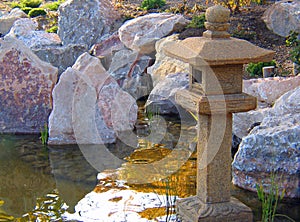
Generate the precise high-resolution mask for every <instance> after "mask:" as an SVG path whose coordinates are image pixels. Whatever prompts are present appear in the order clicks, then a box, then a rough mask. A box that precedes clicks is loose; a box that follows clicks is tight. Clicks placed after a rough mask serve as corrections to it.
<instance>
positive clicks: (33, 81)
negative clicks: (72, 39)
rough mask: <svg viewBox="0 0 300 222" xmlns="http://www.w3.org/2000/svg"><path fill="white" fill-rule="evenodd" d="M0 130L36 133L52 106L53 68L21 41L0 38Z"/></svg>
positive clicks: (55, 72) (41, 126) (3, 131)
mask: <svg viewBox="0 0 300 222" xmlns="http://www.w3.org/2000/svg"><path fill="white" fill-rule="evenodd" d="M0 78H1V81H0V101H1V106H0V132H2V133H38V132H40V129H41V128H43V127H44V124H45V123H47V120H48V116H49V114H50V111H51V108H52V104H51V103H52V101H51V92H52V89H53V87H54V85H55V83H56V81H57V68H55V67H53V66H52V65H50V64H48V63H46V62H43V61H41V60H40V59H39V58H38V57H37V56H36V55H35V54H33V53H32V52H31V50H30V49H29V48H27V47H26V46H25V45H24V44H23V43H22V42H21V41H19V40H17V39H15V38H6V39H5V40H2V39H0Z"/></svg>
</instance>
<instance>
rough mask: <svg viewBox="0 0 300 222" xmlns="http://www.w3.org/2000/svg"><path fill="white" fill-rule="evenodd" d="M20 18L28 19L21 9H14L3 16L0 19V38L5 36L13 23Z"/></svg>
mask: <svg viewBox="0 0 300 222" xmlns="http://www.w3.org/2000/svg"><path fill="white" fill-rule="evenodd" d="M20 18H28V15H27V14H25V13H24V12H23V11H22V10H21V9H19V8H14V9H13V10H11V12H10V13H9V14H4V15H3V16H1V17H0V36H1V35H6V34H7V33H8V32H9V30H10V29H11V27H12V26H13V24H14V22H15V21H17V20H18V19H20Z"/></svg>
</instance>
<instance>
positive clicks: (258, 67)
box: [246, 60, 276, 77]
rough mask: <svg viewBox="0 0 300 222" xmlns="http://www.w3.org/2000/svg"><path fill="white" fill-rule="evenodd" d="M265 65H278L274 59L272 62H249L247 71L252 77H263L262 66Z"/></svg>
mask: <svg viewBox="0 0 300 222" xmlns="http://www.w3.org/2000/svg"><path fill="white" fill-rule="evenodd" d="M265 66H276V62H275V61H274V60H272V61H271V62H258V63H249V64H248V66H247V68H246V71H247V72H248V73H249V74H250V76H252V77H262V75H263V73H262V68H263V67H265Z"/></svg>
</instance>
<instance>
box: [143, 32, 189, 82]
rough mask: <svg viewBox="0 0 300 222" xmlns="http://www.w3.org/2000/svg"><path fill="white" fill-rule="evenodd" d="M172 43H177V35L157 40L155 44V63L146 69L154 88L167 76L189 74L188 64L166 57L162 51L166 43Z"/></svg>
mask: <svg viewBox="0 0 300 222" xmlns="http://www.w3.org/2000/svg"><path fill="white" fill-rule="evenodd" d="M174 41H175V42H176V41H178V35H171V36H168V37H166V38H163V39H161V40H158V41H157V42H156V44H155V49H156V55H155V63H154V64H153V65H152V66H150V67H149V68H148V69H147V72H148V73H149V74H150V75H151V76H152V80H153V86H156V84H157V83H158V82H159V81H161V80H163V79H164V78H165V77H166V76H167V75H168V74H172V73H179V72H183V73H188V72H189V64H188V63H185V62H182V61H180V60H178V59H175V58H171V57H169V56H166V55H165V53H164V51H163V48H164V46H165V45H166V44H167V43H169V42H174Z"/></svg>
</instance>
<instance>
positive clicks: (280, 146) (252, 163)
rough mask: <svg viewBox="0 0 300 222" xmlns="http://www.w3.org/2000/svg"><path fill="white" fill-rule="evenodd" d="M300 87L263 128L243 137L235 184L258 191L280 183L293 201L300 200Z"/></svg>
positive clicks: (280, 102) (234, 170)
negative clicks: (258, 187) (259, 186)
mask: <svg viewBox="0 0 300 222" xmlns="http://www.w3.org/2000/svg"><path fill="white" fill-rule="evenodd" d="M299 120H300V87H297V88H295V89H294V90H292V91H289V92H287V93H286V94H284V95H283V96H281V97H280V98H279V99H278V100H277V101H276V103H275V105H274V107H273V108H272V109H271V110H270V112H269V114H268V115H267V116H265V117H264V118H263V120H262V123H261V124H260V125H259V126H256V127H254V129H253V130H252V131H251V132H250V134H249V135H248V136H246V137H244V138H243V140H242V143H241V144H240V147H239V150H238V152H237V154H236V156H235V158H234V161H233V163H232V175H233V183H234V184H235V185H237V186H239V187H242V188H245V189H249V190H252V191H255V186H256V184H260V183H262V184H263V185H264V186H266V187H267V184H270V180H271V175H270V174H271V172H275V173H276V175H277V177H278V178H280V179H279V180H278V181H276V183H277V184H278V185H279V188H280V189H281V190H283V189H285V194H286V196H287V197H290V198H299V197H300V185H299V184H300V178H299V174H300V162H299V158H300V150H299V147H300V137H299V135H300V121H299Z"/></svg>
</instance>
